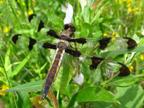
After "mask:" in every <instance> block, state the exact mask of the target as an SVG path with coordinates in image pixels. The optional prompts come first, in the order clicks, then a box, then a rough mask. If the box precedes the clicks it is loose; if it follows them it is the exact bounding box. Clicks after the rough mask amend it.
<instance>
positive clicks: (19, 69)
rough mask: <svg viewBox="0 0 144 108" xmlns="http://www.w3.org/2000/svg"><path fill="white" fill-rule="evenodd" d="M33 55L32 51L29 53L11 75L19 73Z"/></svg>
mask: <svg viewBox="0 0 144 108" xmlns="http://www.w3.org/2000/svg"><path fill="white" fill-rule="evenodd" d="M30 56H31V53H30V54H29V55H27V57H25V59H24V60H23V61H21V62H20V63H19V64H18V65H17V66H16V68H15V69H14V71H13V72H12V73H11V74H10V77H11V78H13V77H14V76H15V75H17V74H18V73H19V72H20V71H21V69H22V68H23V67H24V66H25V64H26V63H27V62H28V61H29V59H30Z"/></svg>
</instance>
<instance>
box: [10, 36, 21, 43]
mask: <svg viewBox="0 0 144 108" xmlns="http://www.w3.org/2000/svg"><path fill="white" fill-rule="evenodd" d="M20 35H21V34H15V35H14V36H12V41H13V43H14V44H16V42H17V40H18V38H19V36H20Z"/></svg>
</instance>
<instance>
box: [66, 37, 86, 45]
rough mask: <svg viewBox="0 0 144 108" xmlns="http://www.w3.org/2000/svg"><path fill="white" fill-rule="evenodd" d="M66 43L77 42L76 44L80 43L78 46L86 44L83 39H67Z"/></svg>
mask: <svg viewBox="0 0 144 108" xmlns="http://www.w3.org/2000/svg"><path fill="white" fill-rule="evenodd" d="M67 41H69V42H77V43H80V44H85V43H86V42H87V41H86V39H85V38H77V39H68V40H67Z"/></svg>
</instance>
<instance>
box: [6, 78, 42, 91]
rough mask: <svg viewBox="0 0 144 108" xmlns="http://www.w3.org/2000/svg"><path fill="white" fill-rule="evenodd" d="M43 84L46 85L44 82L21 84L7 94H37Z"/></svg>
mask: <svg viewBox="0 0 144 108" xmlns="http://www.w3.org/2000/svg"><path fill="white" fill-rule="evenodd" d="M43 83H44V81H43V80H39V81H35V82H29V83H26V84H21V85H18V86H15V87H12V88H10V89H8V90H7V92H16V91H25V92H32V91H34V92H37V91H41V89H42V85H43Z"/></svg>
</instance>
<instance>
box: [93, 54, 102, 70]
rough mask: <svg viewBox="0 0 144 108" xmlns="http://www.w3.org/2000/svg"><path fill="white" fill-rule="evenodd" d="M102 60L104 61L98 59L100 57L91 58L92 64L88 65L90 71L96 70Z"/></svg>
mask: <svg viewBox="0 0 144 108" xmlns="http://www.w3.org/2000/svg"><path fill="white" fill-rule="evenodd" d="M103 60H104V59H103V58H100V57H96V56H93V57H91V61H92V64H91V65H90V69H91V70H93V69H96V68H97V66H98V65H99V64H100V63H101V62H102V61H103Z"/></svg>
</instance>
